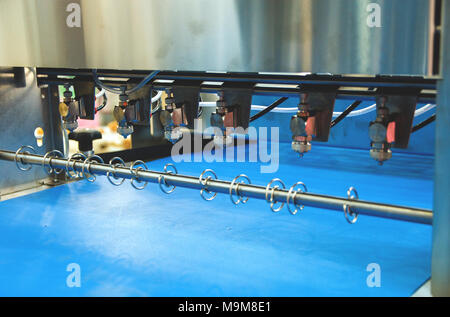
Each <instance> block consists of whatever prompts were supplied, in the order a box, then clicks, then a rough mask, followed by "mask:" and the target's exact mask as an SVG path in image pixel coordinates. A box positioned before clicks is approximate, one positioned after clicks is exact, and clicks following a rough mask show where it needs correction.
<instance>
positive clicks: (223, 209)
mask: <svg viewBox="0 0 450 317" xmlns="http://www.w3.org/2000/svg"><path fill="white" fill-rule="evenodd" d="M280 153H281V157H280V166H279V170H278V172H277V173H275V174H261V173H260V169H259V166H260V163H248V162H247V163H217V162H215V163H205V162H203V163H200V162H183V163H176V166H177V168H178V171H179V173H180V174H186V175H199V174H200V173H201V172H202V170H203V169H205V168H207V167H208V168H212V169H214V170H215V171H216V172H217V174H218V176H219V178H220V179H226V180H231V179H233V178H234V176H236V175H238V174H240V173H245V174H247V175H248V176H249V177H250V178H251V180H252V183H253V184H260V185H265V184H267V182H268V181H269V180H270V179H271V178H273V177H279V178H281V179H283V181H284V182H285V183H286V184H287V185H288V184H289V186H290V185H291V184H293V183H295V182H297V181H299V180H301V181H303V182H304V183H305V184H307V186H308V190H309V191H310V192H314V193H324V194H329V195H336V196H342V197H345V196H346V191H347V188H348V187H349V186H352V185H353V186H355V187H356V188H357V190H358V192H359V197H360V198H361V199H364V200H371V201H379V202H384V203H392V204H398V205H407V206H412V207H419V208H427V209H431V207H432V206H431V203H432V184H433V182H432V175H433V171H432V165H433V164H432V163H433V158H432V157H429V156H418V155H406V154H395V155H394V157H393V158H392V160H391V161H389V162H387V163H386V164H385V165H384V166H377V165H376V163H375V162H374V161H372V160H371V159H370V157H369V154H368V153H367V151H360V150H352V149H339V148H331V147H322V146H314V147H313V151H312V152H311V153H308V154H307V155H305V157H304V158H303V159H299V158H298V157H297V155H295V153H293V152H292V151H291V150H290V145H289V144H283V143H282V144H280ZM168 162H171V159H170V158H166V159H161V160H157V161H154V162H150V163H149V164H148V165H149V168H150V169H153V170H162V168H163V166H164V164H166V163H168ZM11 168H15V166H14V163H11ZM34 168H39V167H34ZM18 173H21V172H19V171H18ZM0 237H1V239H0V295H1V296H80V295H81V296H116V295H118V296H409V295H411V294H412V293H413V292H414V291H415V290H416V289H417V288H418V287H419V286H420V285H421V284H422V283H423V282H424V281H425V280H426V279H428V278H429V276H430V262H431V226H428V225H422V224H414V223H407V222H401V221H396V220H388V219H381V218H375V217H370V216H363V215H361V216H360V217H359V219H358V221H357V223H356V224H354V225H350V224H348V223H347V222H346V221H345V219H344V215H343V213H341V212H336V211H332V210H322V209H317V208H310V207H306V208H305V209H304V210H303V211H302V212H301V213H299V214H297V215H295V216H292V215H290V214H289V213H288V211H287V209H286V207H285V208H284V209H283V210H282V211H281V212H279V213H273V212H272V211H270V209H269V206H268V204H267V203H266V202H265V201H260V200H256V199H250V200H249V201H248V203H247V204H245V205H239V206H234V205H233V204H232V203H231V202H230V199H229V197H228V196H227V195H221V194H218V196H217V198H216V199H215V200H213V201H211V202H206V201H204V200H203V199H201V197H200V194H199V192H198V191H197V190H192V189H184V188H176V189H175V191H174V193H172V194H171V195H166V194H164V193H162V192H161V191H160V190H159V187H158V185H157V184H148V186H147V187H146V189H145V190H143V191H137V190H135V189H133V188H132V187H131V186H130V185H129V182H128V181H127V182H125V183H124V184H123V185H122V186H120V187H114V186H112V185H111V184H109V182H108V181H107V180H106V178H105V177H101V176H99V177H97V181H96V182H95V183H94V184H91V183H88V182H87V181H79V182H74V183H70V184H66V185H63V186H58V187H55V188H52V189H49V190H45V191H42V192H38V193H34V194H31V195H27V196H23V197H20V198H15V199H11V200H7V201H3V202H0ZM70 263H77V264H79V265H80V268H81V287H79V288H77V287H73V288H69V287H67V286H66V278H67V276H68V275H69V274H70V272H67V271H66V267H67V265H68V264H70ZM370 263H377V264H379V265H380V268H381V287H368V286H367V283H366V279H367V277H368V276H369V274H370V272H367V271H366V268H367V266H368V264H370Z"/></svg>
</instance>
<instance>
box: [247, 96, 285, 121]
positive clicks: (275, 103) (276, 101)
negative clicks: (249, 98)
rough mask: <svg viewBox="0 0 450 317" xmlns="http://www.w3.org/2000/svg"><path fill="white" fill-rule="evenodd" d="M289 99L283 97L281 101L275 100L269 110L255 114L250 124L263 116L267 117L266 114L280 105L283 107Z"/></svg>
mask: <svg viewBox="0 0 450 317" xmlns="http://www.w3.org/2000/svg"><path fill="white" fill-rule="evenodd" d="M287 99H288V97H281V98H280V99H277V100H275V101H274V102H273V103H272V104H271V105H270V106H268V107H267V108H265V109H263V110H261V111H260V112H258V113H257V114H255V115H254V116H252V117H251V118H250V122H252V121H255V120H256V119H258V118H261V117H262V116H263V115H265V114H266V113H268V112H269V111H272V110H273V109H274V108H276V107H278V106H279V105H281V104H282V103H283V102H285V101H286V100H287Z"/></svg>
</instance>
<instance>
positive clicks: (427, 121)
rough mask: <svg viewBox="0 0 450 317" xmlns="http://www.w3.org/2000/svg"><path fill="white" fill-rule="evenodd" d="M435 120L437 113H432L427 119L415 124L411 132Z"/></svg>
mask: <svg viewBox="0 0 450 317" xmlns="http://www.w3.org/2000/svg"><path fill="white" fill-rule="evenodd" d="M434 120H436V114H432V115H431V116H430V117H429V118H428V119H425V120H423V121H422V122H420V123H418V124H416V125H415V126H413V127H412V129H411V133H413V132H416V131H418V130H420V129H422V128H423V127H425V126H427V125H429V124H430V123H431V122H433V121H434Z"/></svg>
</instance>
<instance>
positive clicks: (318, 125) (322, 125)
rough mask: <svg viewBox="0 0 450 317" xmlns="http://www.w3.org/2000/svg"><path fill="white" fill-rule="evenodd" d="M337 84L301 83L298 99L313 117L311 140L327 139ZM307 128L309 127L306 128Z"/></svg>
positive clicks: (323, 140) (324, 140)
mask: <svg viewBox="0 0 450 317" xmlns="http://www.w3.org/2000/svg"><path fill="white" fill-rule="evenodd" d="M338 88H339V87H338V86H316V85H301V87H300V100H302V102H303V103H305V104H306V105H307V109H306V110H307V111H308V112H309V113H310V116H311V117H314V120H313V121H310V122H311V123H313V124H314V128H313V129H312V131H314V136H313V140H315V141H322V142H326V141H328V137H329V135H330V124H331V120H332V119H333V110H334V102H335V100H336V95H337V90H338ZM308 130H309V129H308Z"/></svg>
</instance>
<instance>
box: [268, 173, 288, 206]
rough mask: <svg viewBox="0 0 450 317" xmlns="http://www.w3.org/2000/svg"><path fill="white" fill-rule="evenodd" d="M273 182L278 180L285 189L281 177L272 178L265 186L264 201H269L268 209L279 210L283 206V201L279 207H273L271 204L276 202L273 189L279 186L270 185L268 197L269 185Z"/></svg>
mask: <svg viewBox="0 0 450 317" xmlns="http://www.w3.org/2000/svg"><path fill="white" fill-rule="evenodd" d="M274 182H278V183H279V184H280V185H281V186H283V189H285V188H286V186H285V185H284V183H283V181H282V180H281V179H279V178H274V179H272V180H271V181H270V182H269V183H268V184H267V186H266V195H265V196H266V201H267V202H268V203H270V209H271V210H272V211H273V212H279V211H280V210H281V209H282V208H283V206H284V202H282V203H281V205H280V207H278V208H277V209H273V206H274V205H275V204H276V203H277V201H276V200H275V199H274V193H275V189H277V188H280V186H278V185H275V186H274V187H272V190H271V192H270V199H269V197H268V196H269V189H270V188H271V187H270V185H272V183H274Z"/></svg>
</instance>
